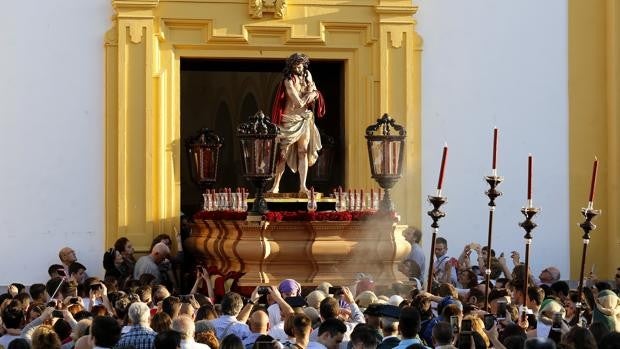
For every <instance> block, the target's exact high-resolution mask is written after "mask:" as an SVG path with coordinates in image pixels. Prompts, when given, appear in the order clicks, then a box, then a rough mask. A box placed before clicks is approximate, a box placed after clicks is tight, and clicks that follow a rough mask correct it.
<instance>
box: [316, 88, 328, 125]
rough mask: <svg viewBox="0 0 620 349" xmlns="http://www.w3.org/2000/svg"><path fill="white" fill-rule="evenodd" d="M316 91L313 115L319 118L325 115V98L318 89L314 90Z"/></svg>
mask: <svg viewBox="0 0 620 349" xmlns="http://www.w3.org/2000/svg"><path fill="white" fill-rule="evenodd" d="M316 92H317V93H318V95H319V96H318V97H317V99H316V101H314V103H316V109H315V111H314V112H315V115H316V116H317V117H318V118H319V119H321V118H322V117H323V116H325V112H326V110H325V99H324V98H323V94H322V93H321V92H319V91H318V90H317V91H316Z"/></svg>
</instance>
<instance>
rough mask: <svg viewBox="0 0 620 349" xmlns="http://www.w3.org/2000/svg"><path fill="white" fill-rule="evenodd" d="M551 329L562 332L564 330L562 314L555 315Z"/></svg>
mask: <svg viewBox="0 0 620 349" xmlns="http://www.w3.org/2000/svg"><path fill="white" fill-rule="evenodd" d="M551 329H552V330H556V331H560V330H561V329H562V313H554V314H553V322H552V323H551Z"/></svg>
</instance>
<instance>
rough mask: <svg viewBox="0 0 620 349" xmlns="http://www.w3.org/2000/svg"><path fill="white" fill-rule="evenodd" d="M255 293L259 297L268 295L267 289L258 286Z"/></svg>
mask: <svg viewBox="0 0 620 349" xmlns="http://www.w3.org/2000/svg"><path fill="white" fill-rule="evenodd" d="M256 293H258V294H259V295H261V296H264V295H267V294H269V287H267V286H258V289H257V290H256Z"/></svg>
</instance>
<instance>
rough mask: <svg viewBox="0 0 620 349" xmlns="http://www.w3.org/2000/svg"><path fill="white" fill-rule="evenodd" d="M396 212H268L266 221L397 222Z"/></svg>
mask: <svg viewBox="0 0 620 349" xmlns="http://www.w3.org/2000/svg"><path fill="white" fill-rule="evenodd" d="M397 218H398V217H397V214H396V212H371V211H344V212H335V211H315V212H307V211H271V212H267V213H266V214H265V216H264V219H265V220H266V221H268V222H281V221H340V222H350V221H363V220H367V219H389V220H393V221H396V220H397Z"/></svg>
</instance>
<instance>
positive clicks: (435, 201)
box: [426, 195, 448, 292]
mask: <svg viewBox="0 0 620 349" xmlns="http://www.w3.org/2000/svg"><path fill="white" fill-rule="evenodd" d="M428 201H429V202H430V203H431V205H433V209H432V210H431V211H428V212H427V214H428V215H429V216H430V217H431V219H432V220H433V223H432V224H431V227H432V228H433V238H432V240H431V253H430V254H429V256H430V263H429V264H428V279H427V280H428V282H427V283H426V291H427V292H431V286H432V285H433V267H434V265H433V264H434V262H435V261H434V256H435V239H436V238H437V232H438V231H439V220H440V219H441V218H443V217H445V216H446V213H445V212H443V211H441V210H440V209H439V208H440V207H441V206H442V205H443V204H445V203H446V202H448V198H447V197H445V196H439V195H438V196H432V195H429V196H428Z"/></svg>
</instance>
